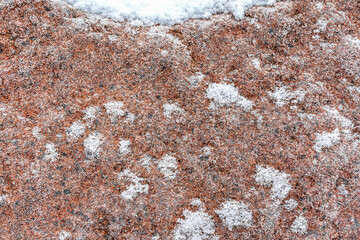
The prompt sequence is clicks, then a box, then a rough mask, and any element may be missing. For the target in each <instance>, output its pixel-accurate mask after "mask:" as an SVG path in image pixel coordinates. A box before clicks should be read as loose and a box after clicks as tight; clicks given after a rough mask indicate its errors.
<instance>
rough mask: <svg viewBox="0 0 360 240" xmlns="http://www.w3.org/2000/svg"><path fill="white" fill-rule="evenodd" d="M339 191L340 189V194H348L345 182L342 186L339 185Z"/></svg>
mask: <svg viewBox="0 0 360 240" xmlns="http://www.w3.org/2000/svg"><path fill="white" fill-rule="evenodd" d="M339 191H340V194H341V195H344V196H347V195H348V193H349V192H348V190H346V187H345V185H344V184H341V185H340V186H339Z"/></svg>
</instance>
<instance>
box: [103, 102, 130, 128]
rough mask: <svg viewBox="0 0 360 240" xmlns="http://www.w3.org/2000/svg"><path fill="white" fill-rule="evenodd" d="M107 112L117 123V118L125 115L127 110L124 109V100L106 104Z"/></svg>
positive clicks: (113, 121)
mask: <svg viewBox="0 0 360 240" xmlns="http://www.w3.org/2000/svg"><path fill="white" fill-rule="evenodd" d="M104 106H105V109H106V112H107V114H109V116H110V119H111V122H112V123H115V122H116V120H117V119H118V118H119V117H121V116H124V115H125V111H124V110H123V107H124V103H123V102H120V101H119V102H115V101H112V102H108V103H105V104H104Z"/></svg>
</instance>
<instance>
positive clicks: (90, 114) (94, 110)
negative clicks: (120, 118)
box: [83, 106, 100, 125]
mask: <svg viewBox="0 0 360 240" xmlns="http://www.w3.org/2000/svg"><path fill="white" fill-rule="evenodd" d="M99 113H100V108H99V107H96V106H91V107H88V108H86V109H85V110H84V114H85V116H84V118H83V119H84V120H85V121H86V123H87V125H91V124H92V123H93V122H94V121H95V119H96V117H97V116H98V115H99Z"/></svg>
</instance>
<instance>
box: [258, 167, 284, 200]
mask: <svg viewBox="0 0 360 240" xmlns="http://www.w3.org/2000/svg"><path fill="white" fill-rule="evenodd" d="M255 181H256V182H258V183H259V184H261V185H262V186H267V187H271V192H272V194H271V198H272V199H273V200H282V199H284V198H286V196H287V195H288V194H289V192H290V190H291V185H290V183H289V182H290V177H289V175H288V174H286V173H282V172H279V171H278V170H276V169H274V168H272V167H266V168H265V167H263V166H260V165H258V166H256V175H255Z"/></svg>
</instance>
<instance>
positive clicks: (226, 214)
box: [215, 200, 252, 231]
mask: <svg viewBox="0 0 360 240" xmlns="http://www.w3.org/2000/svg"><path fill="white" fill-rule="evenodd" d="M215 212H216V213H217V214H218V215H219V217H220V218H221V220H222V221H223V222H224V224H225V226H226V227H227V228H229V230H230V231H231V230H232V229H233V227H237V226H240V227H245V228H248V227H250V226H251V223H252V212H251V210H250V209H249V206H248V205H246V204H244V203H243V202H239V201H233V200H230V201H226V202H224V203H222V205H221V209H219V210H215Z"/></svg>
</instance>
